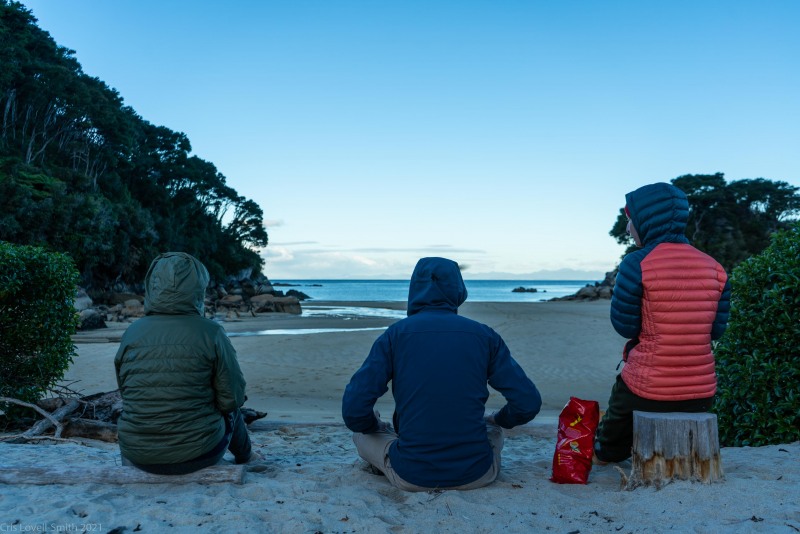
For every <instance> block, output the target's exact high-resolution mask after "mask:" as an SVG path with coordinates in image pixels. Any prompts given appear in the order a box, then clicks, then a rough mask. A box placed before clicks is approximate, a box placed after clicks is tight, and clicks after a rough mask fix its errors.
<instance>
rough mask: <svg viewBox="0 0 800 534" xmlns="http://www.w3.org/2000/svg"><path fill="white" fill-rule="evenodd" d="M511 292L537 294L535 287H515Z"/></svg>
mask: <svg viewBox="0 0 800 534" xmlns="http://www.w3.org/2000/svg"><path fill="white" fill-rule="evenodd" d="M511 292H512V293H538V292H539V290H538V289H536V288H535V287H522V286H519V287H515V288H514V289H512V290H511Z"/></svg>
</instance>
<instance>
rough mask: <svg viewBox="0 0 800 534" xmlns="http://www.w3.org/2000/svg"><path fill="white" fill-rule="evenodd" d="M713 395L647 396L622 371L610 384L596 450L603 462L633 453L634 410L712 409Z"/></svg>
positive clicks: (696, 411)
mask: <svg viewBox="0 0 800 534" xmlns="http://www.w3.org/2000/svg"><path fill="white" fill-rule="evenodd" d="M713 402H714V397H707V398H705V399H690V400H682V401H658V400H652V399H645V398H644V397H640V396H638V395H636V394H635V393H633V392H632V391H631V390H630V389H628V386H627V385H626V384H625V382H623V381H622V375H617V381H616V383H615V384H614V386H613V387H612V388H611V397H610V398H609V399H608V410H606V413H605V415H603V418H602V419H601V420H600V424H599V425H598V427H597V433H596V434H595V438H594V453H595V454H596V455H597V457H598V458H599V459H600V460H602V461H604V462H621V461H623V460H627V459H628V458H630V457H631V447H632V446H633V412H634V410H638V411H640V412H661V413H664V412H685V413H700V412H707V411H709V410H710V409H711V405H712V403H713Z"/></svg>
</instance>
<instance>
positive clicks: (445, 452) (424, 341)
mask: <svg viewBox="0 0 800 534" xmlns="http://www.w3.org/2000/svg"><path fill="white" fill-rule="evenodd" d="M466 298H467V289H466V287H465V286H464V281H463V279H462V278H461V272H460V270H459V268H458V264H457V263H456V262H454V261H451V260H448V259H444V258H422V259H421V260H419V262H418V263H417V266H416V268H415V269H414V273H413V274H412V276H411V283H410V286H409V290H408V317H406V318H405V319H403V320H401V321H398V322H397V323H395V324H393V325H391V326H390V327H389V328H388V329H387V330H386V332H384V333H383V334H382V335H381V336H380V337H379V338H378V339H377V340H376V341H375V343H374V344H373V346H372V350H371V351H370V353H369V355H368V356H367V359H366V360H365V361H364V364H363V365H362V366H361V368H360V369H359V370H358V371H357V372H356V373H355V374H354V375H353V377H352V379H351V380H350V383H349V384H348V385H347V388H346V389H345V392H344V397H343V399H342V417H343V419H344V422H345V424H346V425H347V427H348V428H349V429H350V430H352V431H353V432H354V435H353V441H354V443H355V444H356V448H357V449H358V454H359V456H361V458H363V459H364V460H366V461H367V462H369V463H370V464H371V465H373V466H374V467H375V468H377V469H378V470H380V471H381V472H382V473H383V474H385V475H386V478H387V479H388V480H389V482H391V483H392V484H393V485H394V486H396V487H398V488H400V489H402V490H406V491H428V490H431V489H459V490H466V489H473V488H479V487H482V486H485V485H487V484H490V483H491V482H493V481H494V480H495V478H497V475H498V473H499V471H500V452H501V450H502V448H503V428H513V427H515V426H517V425H521V424H525V423H527V422H529V421H531V420H532V419H533V418H534V417H535V416H536V414H538V413H539V409H540V408H541V404H542V400H541V396H540V394H539V391H538V390H537V389H536V386H535V385H534V384H533V382H531V380H530V379H529V378H528V377H527V376H526V375H525V372H524V371H523V370H522V368H521V367H520V366H519V365H518V364H517V362H516V361H515V360H514V358H512V357H511V353H510V351H509V350H508V347H507V346H506V344H505V342H504V341H503V339H502V338H501V337H500V335H499V334H497V332H495V331H494V330H492V329H491V328H489V327H488V326H486V325H483V324H481V323H478V322H476V321H473V320H471V319H467V318H466V317H462V316H459V315H458V307H459V306H460V305H461V304H462V303H463V302H464V301H465V300H466ZM389 382H391V383H392V393H393V395H394V399H395V412H394V416H393V418H392V423H393V425H394V427H392V426H391V425H390V424H388V423H387V422H384V421H382V420H381V419H380V416H379V415H378V413H377V412H375V411H374V406H375V402H376V401H377V400H378V399H379V398H380V397H381V396H382V395H383V394H384V393H386V391H387V390H388V384H389ZM487 383H488V385H489V386H491V387H492V388H494V389H495V390H497V391H499V392H500V393H501V394H502V395H503V397H505V399H506V402H507V404H506V405H505V406H504V407H503V408H502V409H500V410H499V411H497V412H496V413H494V414H492V415H489V416H485V404H486V400H487V399H488V397H489V390H488V388H487Z"/></svg>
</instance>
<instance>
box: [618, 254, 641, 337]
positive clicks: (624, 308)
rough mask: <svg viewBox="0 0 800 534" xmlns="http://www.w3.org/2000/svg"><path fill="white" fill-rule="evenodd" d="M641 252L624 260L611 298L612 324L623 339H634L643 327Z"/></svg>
mask: <svg viewBox="0 0 800 534" xmlns="http://www.w3.org/2000/svg"><path fill="white" fill-rule="evenodd" d="M643 252H644V251H643V250H639V251H636V252H633V253H631V254H628V255H627V256H625V258H624V259H623V260H622V263H621V264H620V266H619V272H618V273H617V281H616V283H615V284H614V293H613V295H612V297H611V324H612V325H613V326H614V330H616V331H617V333H618V334H619V335H621V336H623V337H626V338H628V339H634V338H636V337H637V336H638V335H639V332H640V330H641V326H642V266H641V260H642V259H643V258H644V256H645V254H644V253H643Z"/></svg>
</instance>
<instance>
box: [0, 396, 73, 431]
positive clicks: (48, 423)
mask: <svg viewBox="0 0 800 534" xmlns="http://www.w3.org/2000/svg"><path fill="white" fill-rule="evenodd" d="M0 402H5V403H8V404H16V405H17V406H24V407H25V408H30V409H31V410H34V411H36V412H37V413H39V414H40V415H41V416H42V417H44V419H42V420H41V421H39V422H37V423H36V424H35V425H33V426H32V427H31V428H29V429H28V430H26V431H25V432H23V433H22V434H20V435H19V436H18V438H21V439H22V440H28V439H30V438H35V437H37V436H40V435H41V434H43V433H45V432H47V431H48V430H49V429H50V427H53V426H55V427H56V431H55V434H54V435H53V437H55V438H60V437H61V433H62V432H63V431H64V425H62V424H61V421H62V420H63V419H64V418H65V417H66V416H68V415H69V414H71V413H72V412H74V411H75V410H77V409H78V406H79V405H80V403H79V402H78V401H77V400H72V401H70V402H69V403H67V404H65V405H64V406H62V407H61V408H59V409H58V410H56V411H55V412H53V413H52V414H50V413H47V412H46V411H45V410H43V409H42V408H39V407H38V406H36V405H35V404H31V403H29V402H25V401H21V400H19V399H15V398H12V397H0Z"/></svg>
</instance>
